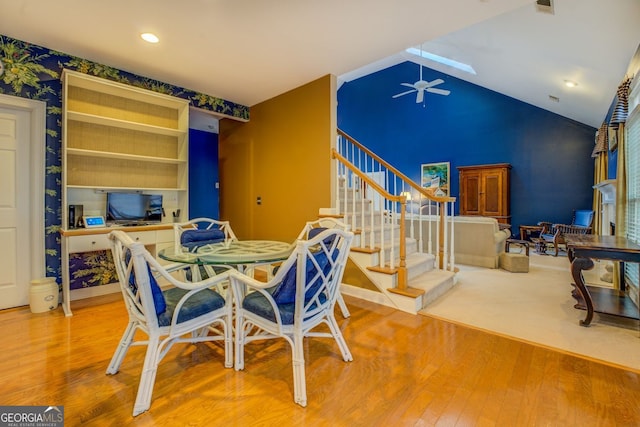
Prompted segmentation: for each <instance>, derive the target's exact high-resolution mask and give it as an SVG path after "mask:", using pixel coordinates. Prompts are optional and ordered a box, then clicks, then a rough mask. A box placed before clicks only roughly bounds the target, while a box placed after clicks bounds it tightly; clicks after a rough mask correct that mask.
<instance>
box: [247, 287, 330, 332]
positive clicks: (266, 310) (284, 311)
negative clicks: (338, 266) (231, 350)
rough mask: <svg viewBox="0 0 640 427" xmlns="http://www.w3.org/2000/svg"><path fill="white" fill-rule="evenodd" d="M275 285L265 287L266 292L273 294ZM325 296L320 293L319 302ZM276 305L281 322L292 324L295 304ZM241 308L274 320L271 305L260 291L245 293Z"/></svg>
mask: <svg viewBox="0 0 640 427" xmlns="http://www.w3.org/2000/svg"><path fill="white" fill-rule="evenodd" d="M275 289H276V288H275V287H273V288H271V289H267V292H268V293H270V294H271V295H273V292H274V291H275ZM326 300H327V298H326V297H325V296H324V295H320V302H321V303H324V302H325V301H326ZM276 305H277V307H278V311H279V312H280V318H281V319H282V324H284V325H292V324H293V315H294V313H295V304H294V303H287V304H276ZM314 306H315V303H314V304H313V305H312V308H313V307H314ZM242 308H244V309H245V310H247V311H250V312H252V313H255V314H257V315H258V316H260V317H264V318H265V319H267V320H270V321H272V322H275V321H276V315H275V313H274V311H273V307H272V306H271V304H269V301H268V300H267V298H266V297H265V296H264V295H263V294H261V293H260V292H251V293H250V294H249V295H247V296H246V297H245V299H244V301H242Z"/></svg>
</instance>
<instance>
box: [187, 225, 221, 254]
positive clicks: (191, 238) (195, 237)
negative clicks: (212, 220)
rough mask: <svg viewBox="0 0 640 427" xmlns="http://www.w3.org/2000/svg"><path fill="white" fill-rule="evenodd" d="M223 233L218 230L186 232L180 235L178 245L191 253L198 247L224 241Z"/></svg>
mask: <svg viewBox="0 0 640 427" xmlns="http://www.w3.org/2000/svg"><path fill="white" fill-rule="evenodd" d="M224 237H225V236H224V231H222V230H220V229H218V228H212V229H209V230H196V229H194V230H186V231H184V232H183V233H182V234H181V235H180V244H182V246H184V247H186V248H187V249H189V251H193V250H194V249H197V248H199V247H200V246H204V245H208V244H210V243H219V242H223V241H224Z"/></svg>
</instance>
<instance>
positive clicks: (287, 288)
mask: <svg viewBox="0 0 640 427" xmlns="http://www.w3.org/2000/svg"><path fill="white" fill-rule="evenodd" d="M352 240H353V233H351V232H349V231H346V230H340V229H338V228H328V229H325V230H323V231H321V232H320V233H318V234H317V235H316V236H315V237H312V238H310V239H308V240H303V239H301V240H298V241H297V242H296V247H295V249H294V251H293V252H292V253H291V255H290V256H289V258H287V260H286V261H284V262H283V264H282V265H281V267H280V268H279V269H278V271H277V273H276V274H275V275H274V276H273V278H272V279H270V280H269V281H268V282H260V281H257V280H255V279H253V278H252V277H249V276H247V275H244V274H241V273H240V272H238V271H232V272H231V273H230V274H231V286H232V290H233V295H234V301H235V369H236V370H242V369H244V365H245V360H244V347H245V345H246V344H248V343H250V342H252V341H257V340H265V339H274V338H284V339H285V340H286V341H287V342H288V343H289V345H290V346H291V352H292V365H293V389H294V401H295V402H296V403H298V404H299V405H301V406H306V405H307V390H306V388H307V386H306V379H305V356H304V338H307V337H326V338H333V339H334V340H335V341H336V343H337V344H338V348H339V350H340V353H341V354H342V358H343V360H344V361H345V362H348V361H351V360H353V357H352V355H351V352H350V351H349V347H348V346H347V343H346V341H345V340H344V337H343V335H342V332H341V331H340V328H339V327H338V324H337V322H336V319H335V316H334V309H335V304H336V301H337V298H338V295H339V287H340V282H341V281H342V276H343V274H344V268H345V265H346V263H347V257H348V255H349V250H350V248H351V242H352ZM320 325H326V326H327V327H328V332H327V331H326V329H322V330H318V329H317V327H319V326H320Z"/></svg>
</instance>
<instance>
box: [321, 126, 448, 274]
mask: <svg viewBox="0 0 640 427" xmlns="http://www.w3.org/2000/svg"><path fill="white" fill-rule="evenodd" d="M332 157H333V158H334V159H335V160H336V169H335V170H336V172H337V179H336V183H337V188H336V195H337V196H336V202H335V205H336V206H335V209H336V210H337V211H338V212H339V213H342V214H345V215H347V216H348V218H350V222H351V226H352V229H353V230H358V231H359V232H360V243H359V247H360V248H363V249H364V248H366V249H369V250H375V249H376V245H380V248H379V249H380V257H379V268H381V269H382V268H388V269H395V268H396V267H397V266H396V263H398V266H399V265H400V264H404V261H405V260H404V259H403V258H402V254H406V246H405V237H411V238H413V239H416V241H417V243H418V250H419V251H420V252H426V253H429V254H433V255H434V256H435V257H436V266H437V267H438V268H439V269H442V270H451V271H453V270H454V268H455V257H454V244H453V242H454V239H453V236H454V231H455V230H454V222H453V216H454V208H455V198H453V197H446V196H445V197H441V196H436V195H435V194H434V193H433V191H431V190H429V189H426V188H422V187H420V186H419V185H418V184H416V183H415V182H413V181H411V180H410V179H409V178H407V177H406V176H405V175H404V174H402V173H401V172H399V171H398V170H396V169H395V168H394V167H393V166H391V165H390V164H388V163H387V162H385V161H384V160H383V159H381V158H380V157H379V156H377V155H376V154H374V153H373V152H371V151H370V150H368V149H367V148H366V147H364V146H363V145H362V144H360V143H359V142H357V141H356V140H354V139H353V138H351V137H350V136H349V135H347V134H346V133H344V132H342V131H341V130H338V140H337V142H336V149H335V150H334V151H333V154H332ZM348 195H350V196H351V197H348ZM365 216H368V224H369V226H366V225H367V221H365ZM425 230H426V232H425ZM424 234H427V235H424ZM376 235H377V236H379V237H378V241H376ZM398 241H399V244H395V242H398ZM396 247H399V252H401V254H398V253H397V252H396ZM385 248H388V251H385V250H384V249H385ZM399 286H400V285H399Z"/></svg>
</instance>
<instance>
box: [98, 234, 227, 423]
mask: <svg viewBox="0 0 640 427" xmlns="http://www.w3.org/2000/svg"><path fill="white" fill-rule="evenodd" d="M109 239H110V242H111V252H112V254H113V260H114V263H115V266H116V272H117V274H118V280H119V281H120V290H121V291H122V295H123V298H124V303H125V306H126V308H127V311H128V314H129V323H128V325H127V328H126V329H125V331H124V334H123V335H122V338H121V339H120V343H119V344H118V347H117V348H116V351H115V353H114V354H113V357H112V358H111V362H110V363H109V367H108V368H107V374H116V373H118V371H119V370H120V365H121V364H122V361H123V360H124V357H125V355H126V353H127V351H128V350H129V348H130V347H131V346H134V345H146V346H147V351H146V355H145V358H144V365H143V367H142V373H141V375H140V382H139V385H138V392H137V396H136V400H135V403H134V406H133V416H136V415H139V414H141V413H143V412H145V411H147V410H148V409H149V407H150V406H151V396H152V393H153V385H154V383H155V378H156V372H157V369H158V364H159V363H160V361H161V360H162V359H163V358H164V356H165V355H166V354H167V352H168V351H169V349H170V348H171V347H172V346H173V344H175V343H192V344H195V343H200V342H211V341H220V342H221V343H222V345H223V347H222V348H223V349H224V366H225V367H227V368H230V367H232V366H233V324H232V316H233V303H232V300H231V295H230V293H228V294H227V296H226V297H225V296H223V295H221V294H220V293H218V292H216V291H215V290H213V289H212V288H215V287H216V286H218V285H219V283H220V282H222V281H227V280H228V275H227V274H219V275H216V276H214V277H212V278H209V279H206V280H202V281H200V282H182V281H179V280H177V279H176V278H175V277H174V276H173V275H172V274H171V268H179V267H182V268H183V267H184V266H180V265H179V264H174V265H173V266H172V267H171V268H169V269H168V268H167V267H163V266H162V265H160V264H159V263H158V262H157V261H156V259H155V258H154V257H153V256H152V255H151V254H150V253H149V251H147V250H146V249H145V247H144V245H143V244H142V243H139V242H134V241H133V240H132V239H131V238H130V237H129V236H128V235H127V234H126V233H125V232H123V231H121V230H114V231H112V232H111V233H110V234H109ZM158 280H162V282H163V283H167V286H168V289H166V290H163V289H162V288H161V287H160V285H159V283H158ZM136 331H142V332H143V333H144V334H146V335H147V339H146V340H143V341H140V340H138V341H135V340H134V336H135V334H136Z"/></svg>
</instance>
